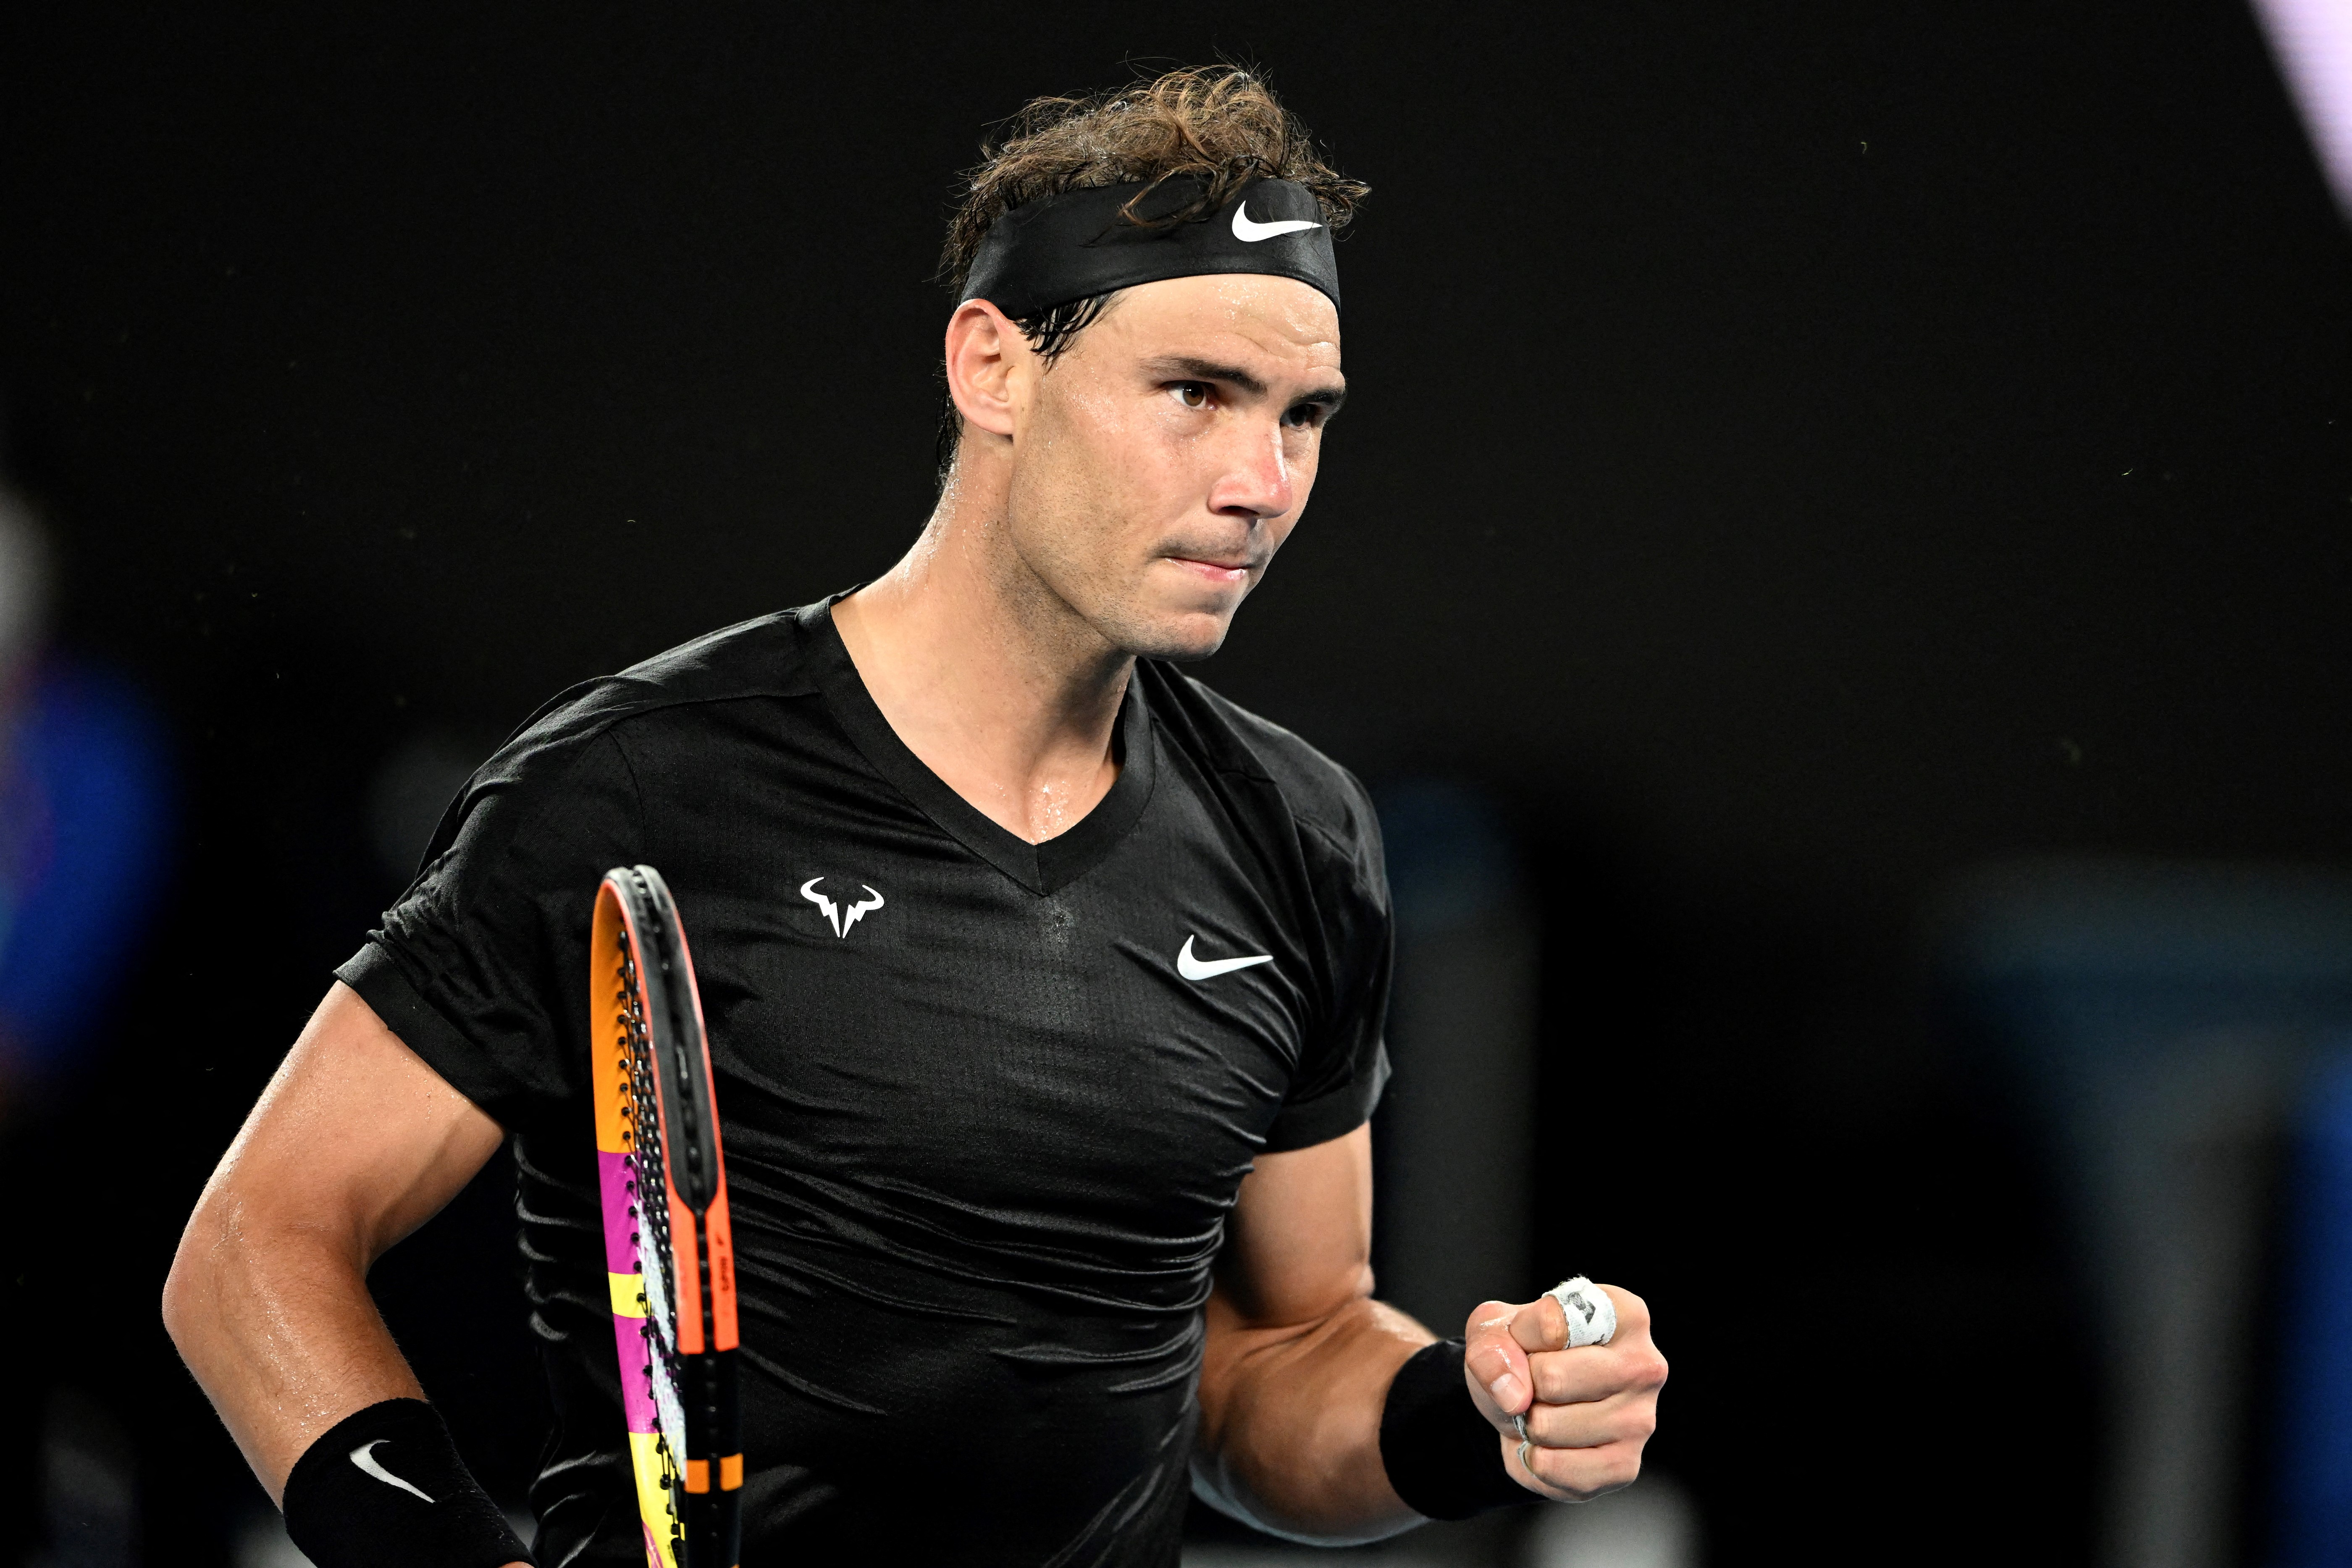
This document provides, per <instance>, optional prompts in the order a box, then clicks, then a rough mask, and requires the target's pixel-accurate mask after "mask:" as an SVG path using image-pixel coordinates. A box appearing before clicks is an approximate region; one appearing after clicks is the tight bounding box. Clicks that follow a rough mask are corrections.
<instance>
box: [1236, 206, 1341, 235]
mask: <svg viewBox="0 0 2352 1568" xmlns="http://www.w3.org/2000/svg"><path fill="white" fill-rule="evenodd" d="M1321 227H1322V225H1321V224H1319V223H1317V222H1315V221H1314V220H1313V219H1311V218H1303V217H1286V218H1284V219H1282V220H1281V221H1279V222H1277V223H1257V222H1255V221H1253V220H1252V219H1251V217H1250V215H1249V203H1247V202H1237V203H1235V204H1234V238H1235V239H1238V240H1240V241H1241V242H1242V243H1243V244H1244V245H1255V244H1256V243H1257V242H1258V241H1259V240H1261V239H1272V238H1273V237H1275V236H1276V235H1278V234H1297V232H1298V231H1299V230H1300V229H1302V228H1321Z"/></svg>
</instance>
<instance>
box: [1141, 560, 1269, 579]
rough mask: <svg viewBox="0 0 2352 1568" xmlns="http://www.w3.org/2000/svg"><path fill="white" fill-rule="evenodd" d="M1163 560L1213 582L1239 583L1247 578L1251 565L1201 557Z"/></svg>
mask: <svg viewBox="0 0 2352 1568" xmlns="http://www.w3.org/2000/svg"><path fill="white" fill-rule="evenodd" d="M1162 559H1164V560H1167V561H1170V562H1172V563H1175V564H1176V565H1179V566H1181V567H1184V568H1185V569H1186V570H1188V571H1191V572H1194V573H1197V574H1200V575H1201V576H1202V577H1206V578H1208V579H1210V580H1211V581H1213V582H1224V583H1232V582H1238V581H1240V580H1242V579H1244V578H1246V577H1247V576H1248V575H1249V571H1250V563H1248V562H1247V561H1246V560H1244V561H1231V562H1228V561H1219V560H1216V559H1214V558H1213V557H1205V556H1199V555H1170V556H1164V557H1162Z"/></svg>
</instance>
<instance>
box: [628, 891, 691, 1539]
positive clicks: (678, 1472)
mask: <svg viewBox="0 0 2352 1568" xmlns="http://www.w3.org/2000/svg"><path fill="white" fill-rule="evenodd" d="M620 948H621V1020H622V1060H621V1068H622V1073H623V1076H624V1077H625V1079H626V1081H627V1084H628V1099H627V1103H625V1105H624V1106H623V1107H622V1109H621V1117H622V1123H623V1126H622V1141H623V1142H624V1143H625V1145H626V1151H627V1152H626V1155H625V1161H626V1167H627V1172H628V1174H627V1178H626V1183H625V1184H626V1186H627V1189H628V1194H629V1217H630V1221H631V1224H632V1226H633V1227H634V1235H633V1237H632V1239H634V1240H635V1242H636V1243H637V1259H638V1266H639V1268H640V1269H641V1270H642V1275H641V1277H642V1278H643V1279H645V1281H646V1288H645V1290H644V1294H643V1296H642V1297H641V1298H640V1300H642V1301H643V1302H644V1304H645V1307H646V1314H645V1317H644V1319H643V1322H644V1329H643V1333H644V1336H645V1351H646V1366H645V1372H646V1378H647V1380H648V1381H649V1382H651V1383H653V1384H656V1386H657V1387H664V1386H666V1387H667V1388H669V1389H675V1388H677V1386H678V1376H679V1370H680V1369H679V1365H678V1353H677V1330H676V1325H675V1323H673V1322H672V1321H670V1316H669V1315H670V1314H671V1313H673V1312H675V1311H676V1310H677V1307H676V1304H675V1303H676V1302H677V1291H676V1289H674V1288H673V1287H672V1284H671V1282H670V1280H669V1279H668V1271H669V1269H670V1267H671V1261H670V1260H671V1258H673V1257H674V1256H675V1254H674V1253H673V1252H672V1251H671V1249H670V1226H669V1192H668V1184H667V1177H666V1175H665V1173H664V1171H663V1164H662V1134H661V1126H662V1123H661V1107H660V1102H659V1100H658V1099H657V1098H656V1096H657V1095H658V1093H659V1089H657V1087H656V1083H655V1079H654V1074H655V1071H656V1068H655V1064H654V1054H653V1034H652V1030H651V1029H650V1027H649V1026H648V1025H647V1023H646V1010H645V987H644V985H643V984H641V983H640V977H639V975H638V973H637V964H636V953H635V948H634V944H632V942H630V940H629V935H628V932H627V931H623V932H622V933H621V937H620ZM656 1270H659V1271H660V1275H659V1278H656V1273H655V1271H656ZM657 1425H659V1426H663V1427H664V1428H667V1426H668V1422H667V1421H662V1422H659V1423H657ZM655 1451H656V1453H657V1454H659V1455H660V1457H661V1463H662V1484H663V1487H664V1489H666V1490H667V1491H668V1493H669V1495H670V1509H669V1513H670V1532H671V1536H672V1541H673V1543H674V1544H675V1543H676V1542H677V1541H679V1540H681V1539H682V1538H683V1531H684V1528H685V1521H684V1520H683V1519H682V1518H681V1517H680V1510H679V1507H678V1489H679V1488H680V1487H681V1486H683V1484H684V1481H685V1477H684V1474H683V1471H682V1469H681V1466H682V1463H683V1456H682V1455H680V1454H679V1453H678V1452H677V1449H676V1447H675V1445H674V1444H673V1441H672V1434H670V1433H669V1432H668V1431H667V1430H664V1431H662V1432H661V1433H660V1434H659V1436H657V1437H656V1442H655Z"/></svg>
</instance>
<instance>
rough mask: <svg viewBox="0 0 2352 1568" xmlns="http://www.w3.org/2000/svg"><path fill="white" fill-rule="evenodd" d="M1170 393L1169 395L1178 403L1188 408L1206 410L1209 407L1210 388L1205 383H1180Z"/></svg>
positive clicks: (1170, 389)
mask: <svg viewBox="0 0 2352 1568" xmlns="http://www.w3.org/2000/svg"><path fill="white" fill-rule="evenodd" d="M1168 392H1169V395H1171V397H1173V398H1175V399H1176V401H1177V402H1179V403H1181V404H1182V405H1184V406H1185V407H1187V408H1206V407H1207V406H1209V388H1208V384H1207V383H1205V382H1199V381H1180V382H1178V383H1177V384H1175V385H1173V386H1171V387H1170V388H1169V389H1168Z"/></svg>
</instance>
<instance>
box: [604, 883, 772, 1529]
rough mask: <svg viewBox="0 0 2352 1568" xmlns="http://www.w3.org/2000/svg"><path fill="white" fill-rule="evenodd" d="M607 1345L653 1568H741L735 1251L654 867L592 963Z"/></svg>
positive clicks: (708, 1100)
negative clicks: (608, 1290) (609, 1311)
mask: <svg viewBox="0 0 2352 1568" xmlns="http://www.w3.org/2000/svg"><path fill="white" fill-rule="evenodd" d="M588 976H589V1020H590V1026H591V1029H592V1032H593V1037H594V1042H595V1044H594V1051H595V1075H594V1076H595V1094H596V1164H597V1177H598V1181H599V1184H600V1185H601V1187H602V1190H603V1194H604V1267H605V1268H606V1269H607V1270H608V1271H609V1273H610V1275H611V1286H612V1299H613V1339H614V1345H615V1346H616V1348H617V1349H618V1350H619V1352H620V1362H621V1405H622V1409H623V1412H624V1414H625V1415H626V1416H627V1418H628V1428H629V1458H630V1462H631V1465H632V1467H633V1468H634V1469H635V1475H636V1487H637V1513H638V1517H639V1518H640V1520H641V1521H643V1522H644V1525H645V1534H646V1565H647V1568H737V1558H738V1556H739V1554H740V1552H739V1542H740V1538H741V1533H742V1532H741V1509H740V1503H741V1499H742V1491H741V1488H742V1485H743V1451H742V1444H741V1441H740V1437H739V1436H738V1420H737V1410H736V1398H735V1248H734V1243H733V1238H732V1237H731V1236H730V1233H729V1229H728V1224H727V1169H726V1164H725V1162H724V1160H723V1159H722V1158H721V1156H720V1153H719V1112H718V1104H717V1100H716V1099H715V1097H714V1096H713V1094H712V1092H711V1085H710V1053H709V1049H708V1047H706V1046H705V1045H704V1043H703V1035H702V998H701V996H700V994H698V992H697V991H696V990H695V984H694V963H693V959H692V957H691V955H690V954H689V953H688V951H687V946H686V931H685V930H684V929H683V928H682V927H680V926H679V924H678V920H677V904H676V903H675V902H673V901H672V900H671V899H670V896H669V889H668V888H667V887H666V886H664V885H663V882H662V879H661V876H660V874H659V873H658V872H656V870H655V869H654V868H652V867H651V866H635V867H628V866H624V867H620V868H616V869H614V870H612V871H608V872H606V873H605V874H604V884H603V886H601V887H600V888H598V889H597V890H596V918H595V923H594V928H593V935H592V937H591V949H590V956H589V964H588Z"/></svg>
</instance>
